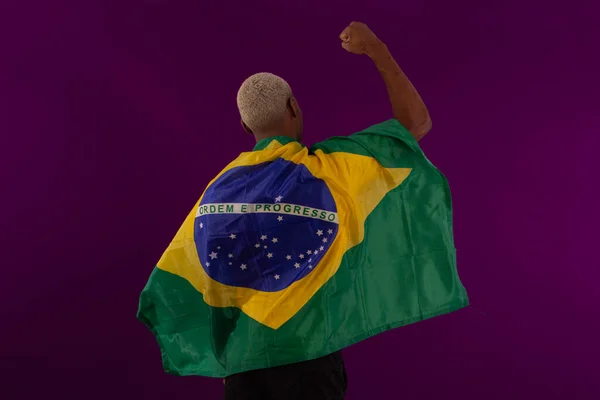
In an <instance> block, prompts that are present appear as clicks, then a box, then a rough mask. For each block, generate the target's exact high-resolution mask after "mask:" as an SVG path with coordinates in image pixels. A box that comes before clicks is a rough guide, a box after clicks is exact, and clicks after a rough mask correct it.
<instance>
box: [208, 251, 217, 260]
mask: <svg viewBox="0 0 600 400" xmlns="http://www.w3.org/2000/svg"><path fill="white" fill-rule="evenodd" d="M208 256H209V257H210V259H211V260H214V259H215V258H217V253H215V252H214V251H213V252H212V253H210V254H209V255H208Z"/></svg>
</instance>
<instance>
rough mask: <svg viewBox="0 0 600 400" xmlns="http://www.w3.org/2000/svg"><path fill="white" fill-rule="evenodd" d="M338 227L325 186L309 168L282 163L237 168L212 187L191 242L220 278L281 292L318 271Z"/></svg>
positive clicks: (212, 274)
mask: <svg viewBox="0 0 600 400" xmlns="http://www.w3.org/2000/svg"><path fill="white" fill-rule="evenodd" d="M338 222H339V221H338V214H337V208H336V205H335V201H334V199H333V196H332V195H331V192H330V191H329V188H328V187H327V184H326V183H325V182H324V181H323V180H321V179H318V178H316V177H314V176H313V175H312V174H311V173H310V172H309V170H308V169H307V168H306V167H305V166H304V165H302V164H295V163H293V162H291V161H287V160H283V159H277V160H276V161H273V162H266V163H262V164H258V165H252V166H244V167H237V168H233V169H231V170H228V171H227V172H226V173H224V174H223V175H221V176H220V177H219V178H218V179H217V180H216V181H215V182H214V183H213V184H212V185H210V186H209V187H208V188H207V190H206V192H205V193H204V196H203V198H202V201H201V202H200V205H199V207H198V209H197V212H196V219H195V226H194V241H195V244H196V249H197V252H198V256H199V258H200V264H201V266H202V268H203V269H204V270H205V271H206V273H207V274H208V276H210V277H211V278H212V279H214V280H215V281H217V282H220V283H222V284H225V285H229V286H237V287H244V288H249V289H256V290H259V291H264V292H276V291H280V290H283V289H285V288H286V287H288V286H290V285H291V284H293V283H294V282H296V281H298V280H300V279H302V278H304V277H306V276H307V275H309V274H310V273H311V272H313V271H315V270H316V269H317V268H318V264H319V261H320V260H321V259H322V258H323V256H324V255H325V253H326V252H327V251H328V250H329V248H330V246H331V243H332V242H333V240H334V239H335V237H336V235H337V232H338Z"/></svg>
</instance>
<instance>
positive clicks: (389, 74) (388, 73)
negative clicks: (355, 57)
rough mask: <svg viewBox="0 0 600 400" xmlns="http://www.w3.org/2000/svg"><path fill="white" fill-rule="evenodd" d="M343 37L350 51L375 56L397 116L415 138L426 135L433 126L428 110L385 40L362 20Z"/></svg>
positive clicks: (343, 42)
mask: <svg viewBox="0 0 600 400" xmlns="http://www.w3.org/2000/svg"><path fill="white" fill-rule="evenodd" d="M340 39H341V40H342V47H343V48H344V49H346V50H347V51H349V52H350V53H354V54H366V55H368V56H369V57H370V58H371V59H372V60H373V62H374V63H375V66H376V67H377V69H378V70H379V73H380V74H381V77H382V78H383V81H384V82H385V86H386V87H387V91H388V95H389V96H390V102H391V103H392V111H393V113H394V118H396V119H397V120H398V121H400V123H401V124H402V125H404V127H405V128H406V129H408V130H409V131H410V133H411V134H412V135H413V136H414V137H415V139H416V140H420V139H421V138H423V136H425V135H426V134H427V133H428V132H429V130H430V129H431V118H430V117H429V111H427V107H426V106H425V103H423V100H422V99H421V96H419V93H418V92H417V90H416V89H415V87H414V86H413V85H412V83H410V81H409V80H408V78H407V77H406V75H405V74H404V72H402V70H401V69H400V66H399V65H398V63H397V62H396V60H394V57H392V55H391V54H390V52H389V50H388V48H387V46H386V45H385V43H383V42H382V41H381V40H379V38H377V36H376V35H375V34H374V33H373V32H372V31H371V30H370V29H369V27H368V26H367V25H365V24H363V23H361V22H352V23H351V24H350V25H349V26H348V27H347V28H346V29H344V31H343V32H342V33H341V34H340Z"/></svg>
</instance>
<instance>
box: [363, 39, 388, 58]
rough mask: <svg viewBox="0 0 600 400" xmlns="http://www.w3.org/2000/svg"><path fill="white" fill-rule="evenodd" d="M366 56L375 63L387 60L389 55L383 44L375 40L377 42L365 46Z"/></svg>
mask: <svg viewBox="0 0 600 400" xmlns="http://www.w3.org/2000/svg"><path fill="white" fill-rule="evenodd" d="M366 54H367V55H368V56H369V57H370V58H371V60H373V61H374V62H377V61H378V60H381V59H383V58H387V57H388V56H389V54H390V53H389V51H388V48H387V46H386V45H385V43H383V42H382V41H381V40H377V42H375V43H373V44H370V45H369V46H367V49H366Z"/></svg>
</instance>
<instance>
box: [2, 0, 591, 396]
mask: <svg viewBox="0 0 600 400" xmlns="http://www.w3.org/2000/svg"><path fill="white" fill-rule="evenodd" d="M198 3H201V4H203V5H198ZM361 3H363V5H360V6H359V5H354V4H352V3H349V2H348V1H340V0H334V1H331V0H330V1H315V0H311V1H302V2H286V5H283V4H284V3H282V2H275V1H273V0H269V1H266V0H263V1H260V2H257V1H244V0H237V1H225V2H209V1H202V2H199V1H177V2H176V1H170V2H167V1H158V0H154V1H150V0H146V1H141V0H139V1H135V0H127V1H125V0H120V1H116V0H114V1H103V2H89V1H70V2H68V1H62V2H60V1H42V0H39V1H28V0H19V1H4V2H1V5H0V50H1V51H0V101H1V104H0V122H1V125H0V134H1V135H2V142H1V144H0V187H1V193H2V206H3V208H2V213H1V214H0V219H1V220H0V222H1V227H2V229H1V235H2V236H1V241H0V243H1V254H2V264H1V268H2V278H1V279H0V289H1V290H0V304H1V306H0V313H1V314H0V317H1V324H0V327H1V329H0V397H1V398H2V399H11V400H12V399H34V398H38V397H39V398H41V397H42V396H46V395H50V394H60V395H61V396H60V398H61V399H63V400H67V399H84V398H85V399H106V398H109V397H110V398H116V396H118V398H130V399H147V400H153V399H167V398H168V399H217V398H219V397H220V395H221V391H222V383H221V381H220V380H216V379H205V378H198V377H192V378H177V377H171V376H168V375H165V374H164V373H163V372H162V367H161V364H160V357H159V353H158V347H157V345H156V344H155V342H154V339H153V338H152V336H151V334H150V333H149V332H148V331H147V330H146V329H145V328H144V327H143V326H142V324H141V323H139V322H138V321H137V320H136V319H135V312H136V308H137V300H138V295H139V292H140V290H141V289H142V287H143V285H144V284H145V282H146V279H147V277H148V275H149V274H150V271H151V268H152V267H153V265H154V263H155V262H156V261H157V260H158V258H159V257H160V255H161V253H162V251H163V250H164V248H165V247H166V246H167V244H168V242H169V241H170V239H171V238H172V236H173V235H174V233H175V231H176V229H177V228H178V227H179V224H180V223H181V221H182V220H183V218H184V216H185V215H186V214H187V212H188V211H189V209H190V207H192V205H193V203H194V202H195V201H196V199H197V198H198V196H199V195H200V193H201V191H202V190H203V188H204V187H205V185H206V183H207V182H208V180H209V179H210V178H211V177H212V176H213V175H215V174H216V173H217V172H218V171H219V170H220V169H221V168H222V167H224V165H225V164H226V163H227V162H228V161H230V160H231V159H233V158H234V157H235V156H236V155H237V154H238V153H239V152H240V151H245V150H248V149H250V148H251V147H252V145H253V142H252V140H251V138H250V137H248V136H246V135H245V134H244V133H243V132H242V130H241V128H240V126H239V123H238V115H237V110H236V106H235V94H236V90H237V88H238V86H239V84H240V83H241V82H242V81H243V79H244V78H245V77H247V76H248V75H250V74H252V73H255V72H259V71H270V72H274V73H276V74H280V75H282V76H283V77H285V78H286V79H287V80H288V81H289V82H290V84H291V85H292V87H293V89H294V90H295V92H296V95H297V97H298V99H299V101H300V104H301V106H302V108H303V110H304V114H305V128H306V131H305V136H306V139H307V142H308V144H310V143H313V142H314V141H318V140H322V139H325V138H326V137H328V136H330V135H345V134H350V133H352V132H355V131H357V130H360V129H362V128H365V127H367V126H368V125H371V124H374V123H377V122H380V121H382V120H385V119H388V118H389V117H390V116H391V111H390V107H389V105H388V99H387V96H386V92H385V88H384V86H383V83H382V82H381V81H380V78H379V76H378V73H377V71H376V70H375V69H374V67H373V66H372V65H371V63H370V61H369V60H368V59H366V58H364V57H362V58H361V57H358V56H354V55H350V54H347V53H346V52H344V51H343V49H341V47H340V45H339V40H338V34H339V33H340V32H341V30H342V29H343V28H344V27H345V26H346V24H347V23H349V22H350V21H352V20H355V19H356V20H361V21H365V22H367V23H368V24H369V25H370V26H371V27H372V28H373V29H374V30H375V31H376V33H377V34H378V35H379V36H380V37H381V38H382V39H383V40H384V41H385V42H387V44H388V46H389V48H390V49H391V50H392V52H393V53H394V55H395V56H396V58H397V60H398V62H399V63H400V64H401V66H402V67H403V68H404V69H405V71H406V72H407V74H408V75H409V76H410V78H411V79H412V80H413V82H414V84H415V85H416V86H417V87H418V89H419V90H420V92H421V94H422V96H423V98H424V99H425V101H426V102H427V104H428V106H429V109H430V112H431V115H432V119H433V130H432V132H431V133H430V134H429V136H428V137H426V138H425V139H424V140H423V141H422V146H423V148H424V149H425V151H426V153H427V155H428V156H429V158H430V159H431V160H432V161H433V162H434V163H436V164H437V165H438V166H439V167H440V169H442V170H443V171H444V172H445V173H446V175H447V176H448V178H449V180H450V183H451V186H452V188H453V192H454V202H455V220H456V242H457V247H458V249H459V263H460V265H459V268H460V274H461V277H462V280H463V282H464V284H465V285H466V287H467V289H468V291H469V294H470V297H471V300H472V304H473V306H472V307H471V308H469V309H466V310H462V311H460V312H457V313H455V314H452V315H449V316H445V317H440V318H437V319H434V320H431V321H427V322H422V323H418V324H415V325H412V326H409V327H406V328H403V329H398V330H396V331H393V332H387V333H385V334H382V335H380V336H378V337H376V338H374V339H370V340H367V341H365V342H362V343H360V344H358V345H356V346H354V347H352V348H350V349H348V350H346V352H345V355H346V361H347V367H348V372H349V377H350V387H349V394H348V397H347V398H348V399H351V400H357V399H365V398H372V399H383V398H390V399H395V398H398V399H437V398H462V399H478V400H479V399H486V400H487V399H503V400H504V399H533V398H535V399H538V398H539V399H559V398H560V399H595V398H598V396H599V392H600V383H598V379H597V378H598V375H599V368H598V359H599V358H600V354H599V348H600V346H599V344H598V338H600V322H599V321H598V315H599V311H598V306H599V305H600V291H599V290H598V283H597V282H598V275H599V273H598V268H599V266H600V263H599V262H598V256H597V253H598V243H597V242H598V237H599V235H598V232H597V230H596V229H595V228H596V227H597V226H598V222H600V221H599V213H598V205H597V203H598V197H595V196H594V195H596V194H597V185H598V183H600V179H599V178H598V166H597V164H596V163H594V162H593V160H595V159H597V157H595V156H596V153H597V149H596V147H597V146H598V145H599V144H600V143H599V139H598V129H599V126H598V124H599V123H598V121H597V116H598V110H599V109H600V100H599V99H598V98H597V97H596V94H597V89H598V87H600V82H599V79H598V73H599V71H600V63H599V61H598V43H599V41H600V21H599V20H600V18H599V15H600V13H598V10H597V8H596V7H597V4H598V3H597V1H594V0H588V1H569V2H563V3H562V4H556V5H553V4H551V2H549V1H542V0H538V1H522V0H501V1H495V2H488V1H480V0H464V1H447V0H435V1H434V0H432V1H427V2H425V1H422V0H402V1H392V0H388V1H373V2H372V3H371V4H370V5H368V6H367V5H366V4H367V2H361ZM215 4H217V5H215ZM594 88H595V89H594ZM594 381H595V382H594ZM367 396H369V397H367Z"/></svg>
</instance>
